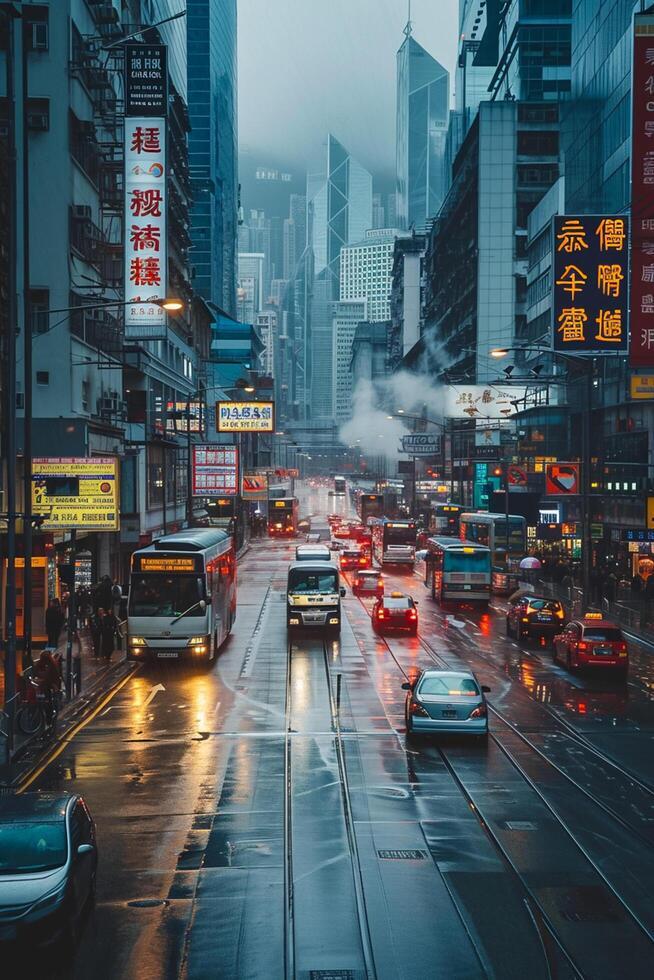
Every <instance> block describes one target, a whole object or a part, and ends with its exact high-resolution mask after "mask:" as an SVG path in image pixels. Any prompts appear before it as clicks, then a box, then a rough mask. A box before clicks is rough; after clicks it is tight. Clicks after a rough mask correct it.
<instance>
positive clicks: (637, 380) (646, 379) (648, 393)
mask: <svg viewBox="0 0 654 980" xmlns="http://www.w3.org/2000/svg"><path fill="white" fill-rule="evenodd" d="M629 382H630V388H631V397H632V398H635V399H639V398H654V374H632V375H631V378H630V379H629Z"/></svg>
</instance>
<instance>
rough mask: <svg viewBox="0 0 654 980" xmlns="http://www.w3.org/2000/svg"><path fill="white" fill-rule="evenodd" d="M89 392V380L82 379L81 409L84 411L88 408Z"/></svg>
mask: <svg viewBox="0 0 654 980" xmlns="http://www.w3.org/2000/svg"><path fill="white" fill-rule="evenodd" d="M90 393H91V382H90V381H82V409H83V411H85V412H88V410H89V401H90Z"/></svg>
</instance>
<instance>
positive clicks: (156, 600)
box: [128, 575, 204, 617]
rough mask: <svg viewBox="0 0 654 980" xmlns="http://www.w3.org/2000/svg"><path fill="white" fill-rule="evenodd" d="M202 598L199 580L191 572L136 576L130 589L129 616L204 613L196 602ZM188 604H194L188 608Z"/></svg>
mask: <svg viewBox="0 0 654 980" xmlns="http://www.w3.org/2000/svg"><path fill="white" fill-rule="evenodd" d="M203 597H204V590H203V588H202V579H200V578H196V577H195V576H194V575H135V576H133V578H132V581H131V584H130V590H129V606H128V612H129V615H130V616H171V617H174V616H181V614H182V613H183V612H186V610H187V609H189V610H190V611H189V613H188V615H189V616H204V612H203V611H202V609H200V607H199V606H196V605H195V604H196V603H198V602H199V601H200V599H202V598H203ZM191 606H195V608H194V609H191Z"/></svg>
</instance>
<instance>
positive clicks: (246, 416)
mask: <svg viewBox="0 0 654 980" xmlns="http://www.w3.org/2000/svg"><path fill="white" fill-rule="evenodd" d="M216 430H217V431H218V432H274V431H275V403H274V402H271V401H260V402H216Z"/></svg>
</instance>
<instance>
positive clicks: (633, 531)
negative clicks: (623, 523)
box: [620, 527, 654, 542]
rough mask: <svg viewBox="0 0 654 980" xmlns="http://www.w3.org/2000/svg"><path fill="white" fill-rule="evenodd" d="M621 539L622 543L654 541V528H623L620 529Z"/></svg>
mask: <svg viewBox="0 0 654 980" xmlns="http://www.w3.org/2000/svg"><path fill="white" fill-rule="evenodd" d="M620 539H621V540H622V541H642V542H648V541H654V528H653V527H623V528H620Z"/></svg>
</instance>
